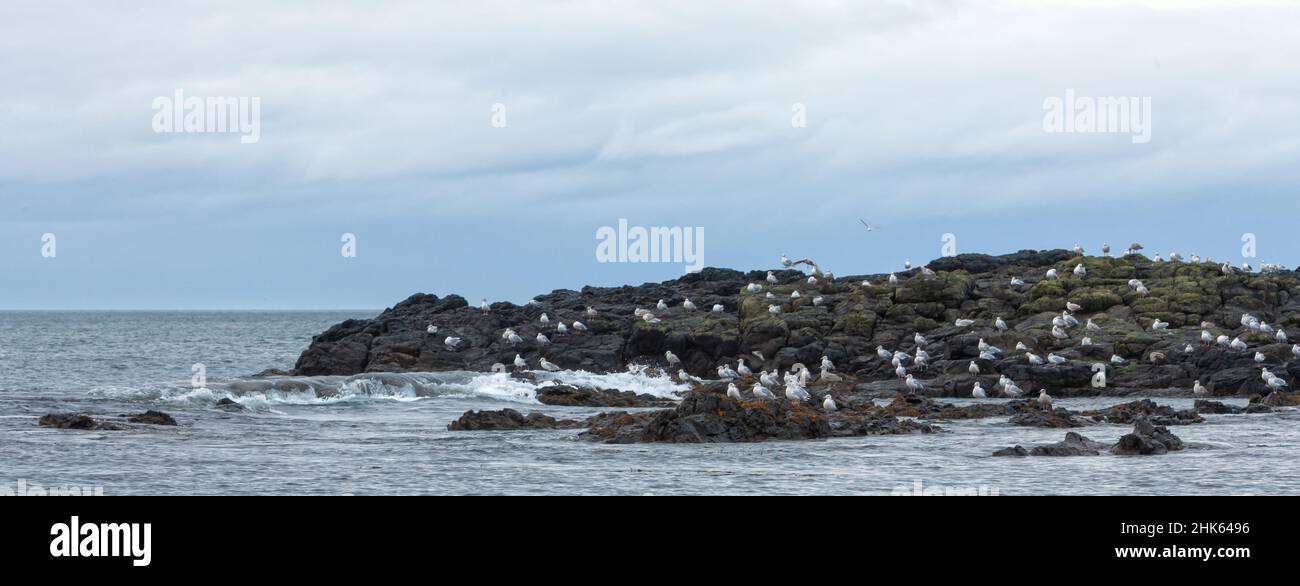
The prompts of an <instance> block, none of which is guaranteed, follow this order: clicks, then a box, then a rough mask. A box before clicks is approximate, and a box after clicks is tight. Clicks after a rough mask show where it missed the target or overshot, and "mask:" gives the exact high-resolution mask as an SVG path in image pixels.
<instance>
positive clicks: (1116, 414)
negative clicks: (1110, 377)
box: [1083, 399, 1222, 425]
mask: <svg viewBox="0 0 1300 586" xmlns="http://www.w3.org/2000/svg"><path fill="white" fill-rule="evenodd" d="M1198 403H1199V401H1198ZM1217 404H1218V405H1220V406H1222V403H1217ZM1083 415H1084V417H1091V418H1092V419H1093V421H1100V422H1104V423H1119V424H1129V423H1133V422H1134V421H1137V420H1138V419H1147V420H1150V421H1151V423H1153V424H1155V425H1189V424H1192V423H1205V418H1204V417H1201V415H1200V414H1199V413H1197V412H1196V410H1194V409H1185V410H1182V411H1179V410H1177V409H1174V408H1173V407H1170V406H1168V405H1159V404H1157V403H1156V402H1155V401H1152V400H1150V399H1142V400H1140V401H1132V402H1129V403H1123V404H1120V405H1115V406H1113V407H1109V408H1106V409H1101V410H1094V411H1084V412H1083Z"/></svg>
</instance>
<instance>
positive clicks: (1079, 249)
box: [1071, 242, 1083, 256]
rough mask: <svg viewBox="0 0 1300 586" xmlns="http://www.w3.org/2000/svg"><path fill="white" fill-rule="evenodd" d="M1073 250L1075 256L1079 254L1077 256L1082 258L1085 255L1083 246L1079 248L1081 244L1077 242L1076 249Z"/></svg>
mask: <svg viewBox="0 0 1300 586" xmlns="http://www.w3.org/2000/svg"><path fill="white" fill-rule="evenodd" d="M1071 250H1072V251H1073V252H1074V253H1075V254H1077V255H1080V256H1082V255H1083V247H1082V246H1079V243H1078V242H1075V243H1074V248H1073V249H1071Z"/></svg>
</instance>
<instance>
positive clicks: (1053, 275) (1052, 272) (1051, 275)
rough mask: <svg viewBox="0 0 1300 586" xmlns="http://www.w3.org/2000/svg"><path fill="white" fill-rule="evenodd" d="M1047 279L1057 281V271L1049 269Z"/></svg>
mask: <svg viewBox="0 0 1300 586" xmlns="http://www.w3.org/2000/svg"><path fill="white" fill-rule="evenodd" d="M1047 278H1048V279H1055V278H1056V269H1047Z"/></svg>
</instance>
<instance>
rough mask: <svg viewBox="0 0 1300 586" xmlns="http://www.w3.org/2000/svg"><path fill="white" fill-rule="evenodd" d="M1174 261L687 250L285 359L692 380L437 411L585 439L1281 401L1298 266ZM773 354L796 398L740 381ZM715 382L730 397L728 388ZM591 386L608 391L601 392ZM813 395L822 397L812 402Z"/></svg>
mask: <svg viewBox="0 0 1300 586" xmlns="http://www.w3.org/2000/svg"><path fill="white" fill-rule="evenodd" d="M1194 260H1195V261H1197V262H1184V261H1182V260H1177V259H1176V260H1161V259H1159V258H1158V257H1157V258H1156V259H1150V258H1147V257H1146V256H1143V255H1140V254H1126V255H1124V256H1121V257H1112V256H1085V255H1082V254H1080V253H1079V252H1076V251H1069V250H1045V251H1029V250H1026V251H1020V252H1016V253H1012V254H1006V255H1001V256H991V255H984V254H962V255H957V256H952V257H944V258H939V259H936V260H934V261H932V262H930V263H929V264H927V265H925V266H923V267H915V268H911V269H910V270H907V271H900V272H897V273H894V274H876V275H855V276H834V275H830V274H823V273H821V271H820V270H818V269H816V267H815V265H814V264H812V263H809V267H811V269H812V270H811V271H802V270H797V269H798V266H797V265H796V266H788V267H783V268H782V269H780V270H774V271H770V272H769V271H751V272H740V271H735V270H728V269H719V268H705V269H703V270H702V271H700V272H698V273H694V274H689V275H686V276H684V277H682V278H679V279H675V280H672V281H666V282H663V283H647V284H643V285H640V286H624V287H584V288H583V289H581V290H577V291H575V290H556V291H552V292H551V293H549V294H544V295H539V296H537V297H536V298H534V299H533V300H532V301H531V302H529V303H528V304H526V305H522V306H520V305H515V304H512V303H494V304H491V305H487V304H486V303H484V304H483V305H481V306H471V305H470V304H469V303H468V302H467V301H466V300H465V299H464V298H462V297H460V296H457V295H447V296H444V297H439V296H436V295H429V294H416V295H412V296H411V297H410V298H408V299H406V300H404V301H402V302H401V303H399V304H397V305H396V306H394V307H392V308H389V309H387V310H385V311H384V312H382V313H381V314H380V315H378V316H377V317H375V318H372V319H367V320H348V321H345V322H343V323H340V324H337V325H335V326H333V327H331V328H330V329H329V330H327V331H326V332H324V333H322V334H320V335H318V336H316V337H315V338H314V339H313V340H312V343H311V345H310V347H309V348H307V350H306V351H304V352H303V353H302V355H301V356H300V357H299V359H298V361H297V364H296V365H295V366H294V369H293V371H292V374H296V375H304V376H311V375H353V374H358V373H366V372H407V371H443V370H468V371H491V370H497V371H503V370H504V371H511V372H517V373H519V374H518V376H528V374H527V373H528V372H530V371H537V370H542V369H543V368H546V369H548V370H553V369H566V370H585V371H590V372H595V373H608V372H617V371H622V370H624V369H626V368H627V366H628V365H629V364H637V365H644V366H650V367H653V368H657V369H661V370H662V372H664V373H667V374H669V375H671V376H673V377H674V378H676V379H678V380H680V381H681V382H683V383H687V384H689V385H691V390H690V391H688V392H687V393H685V394H684V396H683V397H682V399H681V401H680V402H678V403H677V404H676V405H672V406H669V408H664V409H659V410H656V411H638V412H623V413H619V414H611V413H608V412H602V413H600V414H598V415H595V416H593V417H592V418H590V419H588V420H586V421H569V422H565V421H556V420H547V419H544V418H542V417H531V416H523V415H520V414H518V413H517V412H512V413H513V414H504V415H503V414H502V413H501V412H492V414H491V415H484V414H483V413H479V412H470V413H467V414H466V415H465V417H463V418H462V420H461V421H459V422H457V423H455V424H453V426H452V428H453V429H491V428H494V427H493V426H494V424H493V423H492V422H493V421H497V422H498V424H497V427H495V428H528V427H537V426H541V427H545V428H574V427H578V428H584V429H586V431H585V432H584V436H585V437H588V438H589V439H595V440H599V441H612V442H630V441H692V442H693V441H701V442H709V441H756V440H761V439H801V438H820V437H833V436H836V435H864V434H874V433H913V432H916V433H924V432H929V431H932V430H933V427H932V425H931V423H933V422H935V421H937V420H942V419H945V418H969V417H989V416H1009V417H1011V421H1012V423H1015V424H1018V425H1032V426H1043V427H1077V426H1080V425H1085V424H1088V423H1095V422H1097V421H1104V422H1109V423H1124V424H1136V423H1141V422H1147V421H1148V420H1149V421H1150V423H1151V424H1154V425H1157V426H1164V425H1180V424H1184V423H1193V422H1196V421H1197V420H1199V418H1200V417H1199V415H1198V414H1197V412H1196V411H1195V410H1193V411H1189V412H1183V413H1180V412H1174V411H1172V410H1170V409H1169V408H1168V407H1163V408H1162V407H1161V406H1158V405H1155V404H1154V403H1151V402H1150V401H1147V402H1145V403H1142V402H1136V403H1132V404H1125V406H1123V407H1124V409H1121V410H1119V411H1114V410H1113V409H1112V410H1109V411H1114V412H1109V411H1108V412H1106V413H1076V412H1071V411H1069V410H1066V409H1062V408H1059V407H1058V408H1055V409H1053V408H1052V406H1051V405H1050V402H1047V403H1044V402H1039V401H1031V400H1014V399H1013V400H1011V401H1001V402H997V403H993V402H989V403H980V404H978V405H975V406H973V407H972V406H965V407H957V406H953V405H949V404H945V403H935V402H934V401H933V400H932V398H935V397H971V396H972V393H973V392H975V394H976V396H978V395H979V394H980V393H987V395H986V396H987V397H990V398H995V397H1007V396H1009V395H1011V394H1013V393H1014V391H1013V389H1020V390H1022V391H1023V392H1024V393H1025V397H1026V399H1035V398H1037V397H1038V396H1039V394H1040V392H1041V393H1042V394H1044V395H1049V396H1054V397H1058V398H1060V397H1078V396H1096V395H1106V396H1144V397H1168V396H1188V397H1191V396H1196V397H1198V398H1201V399H1208V398H1210V397H1249V398H1251V400H1252V405H1251V406H1250V407H1248V408H1234V407H1230V406H1227V405H1223V404H1221V403H1215V402H1213V401H1208V400H1203V401H1200V402H1198V407H1197V409H1198V410H1199V409H1201V405H1202V404H1203V405H1204V408H1205V409H1209V411H1208V412H1210V413H1223V412H1232V411H1234V410H1237V411H1246V412H1257V411H1266V410H1269V409H1271V408H1272V407H1275V406H1287V405H1295V404H1296V403H1297V401H1296V396H1295V395H1293V394H1292V393H1291V392H1290V388H1291V386H1290V385H1291V383H1292V382H1293V381H1294V380H1295V379H1296V377H1297V376H1300V346H1296V345H1293V344H1292V343H1291V342H1289V341H1288V340H1287V337H1286V335H1287V334H1288V333H1289V332H1288V331H1287V328H1288V326H1293V325H1294V324H1296V323H1300V277H1297V274H1296V273H1295V272H1294V271H1284V270H1280V269H1277V268H1276V267H1271V268H1270V270H1268V271H1266V272H1255V271H1249V270H1242V269H1237V268H1233V267H1230V266H1228V265H1226V264H1219V263H1213V262H1199V259H1194ZM918 358H920V360H918ZM823 363H824V364H826V365H828V366H821V365H822V364H823ZM813 370H819V371H820V374H816V373H812V372H810V371H813ZM734 371H738V372H734ZM792 371H793V372H795V373H799V372H800V371H803V372H804V373H805V374H804V375H803V381H802V382H801V383H800V385H799V386H800V387H801V388H802V387H806V388H807V391H808V392H809V393H810V395H809V396H808V397H806V398H805V399H804V400H795V401H790V400H787V399H786V398H785V397H784V395H783V394H782V387H781V386H780V385H779V384H778V385H770V386H774V387H776V388H771V389H770V390H771V391H772V392H773V393H774V394H775V398H773V399H763V398H760V397H756V396H753V394H752V391H751V389H752V388H753V387H754V385H755V384H758V383H759V375H760V373H763V372H768V373H771V375H772V376H773V377H775V376H777V375H778V374H779V373H785V374H787V375H788V374H789V373H791V372H792ZM747 372H752V374H746V373H747ZM904 373H906V374H904ZM904 376H907V377H911V379H912V380H913V381H914V382H913V384H912V385H908V384H906V382H905V379H904V378H903V377H904ZM769 380H771V379H769ZM1008 381H1013V386H1012V387H1011V388H1010V389H1008V388H1007V386H1006V384H1005V383H1006V382H1008ZM728 383H734V384H735V385H736V387H737V388H738V389H739V391H740V395H739V398H737V397H736V396H734V395H733V396H730V397H729V396H728V386H729V384H728ZM977 385H978V387H979V391H976V387H977ZM592 391H593V390H590V389H588V390H580V391H574V390H564V391H563V392H556V393H553V395H554V396H555V397H558V399H556V400H564V401H571V402H570V403H567V404H570V405H583V406H609V407H625V408H626V407H633V408H635V407H651V406H655V405H653V404H652V403H653V401H647V402H646V403H645V404H642V403H641V402H639V400H638V399H637V397H635V396H629V393H617V392H616V391H617V390H616V389H595V390H594V391H596V392H595V394H593V393H592ZM606 394H608V395H609V396H610V397H611V399H610V400H611V402H610V403H607V404H606V403H603V402H602V400H601V398H600V397H602V396H605V395H606ZM1017 394H1018V393H1017ZM827 396H830V398H831V401H832V402H833V404H834V405H835V408H834V409H827V408H825V407H823V404H824V402H825V399H826V398H827ZM873 399H886V400H890V399H892V401H890V402H888V403H887V404H878V403H876V402H873ZM658 406H660V407H663V405H658ZM1252 410H1253V411H1252ZM918 417H920V418H922V419H923V420H924V421H929V422H931V423H924V422H918V421H917V420H916V418H918ZM1143 425H1144V426H1145V425H1147V424H1146V423H1143ZM501 426H505V427H501ZM1071 441H1075V440H1074V439H1071ZM1089 441H1090V440H1089ZM1075 443H1078V442H1075ZM1130 443H1131V441H1130ZM1079 445H1084V444H1079ZM1125 445H1128V444H1125ZM1048 451H1051V450H1048ZM1130 452H1133V453H1157V452H1158V450H1140V449H1137V450H1130Z"/></svg>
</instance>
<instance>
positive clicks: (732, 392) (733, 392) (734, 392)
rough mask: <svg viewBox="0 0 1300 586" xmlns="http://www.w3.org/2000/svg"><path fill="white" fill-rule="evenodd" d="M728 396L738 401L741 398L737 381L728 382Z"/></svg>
mask: <svg viewBox="0 0 1300 586" xmlns="http://www.w3.org/2000/svg"><path fill="white" fill-rule="evenodd" d="M727 396H728V397H731V398H732V399H735V400H737V401H739V400H740V389H738V388H736V383H727Z"/></svg>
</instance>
